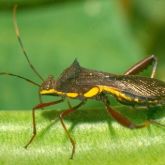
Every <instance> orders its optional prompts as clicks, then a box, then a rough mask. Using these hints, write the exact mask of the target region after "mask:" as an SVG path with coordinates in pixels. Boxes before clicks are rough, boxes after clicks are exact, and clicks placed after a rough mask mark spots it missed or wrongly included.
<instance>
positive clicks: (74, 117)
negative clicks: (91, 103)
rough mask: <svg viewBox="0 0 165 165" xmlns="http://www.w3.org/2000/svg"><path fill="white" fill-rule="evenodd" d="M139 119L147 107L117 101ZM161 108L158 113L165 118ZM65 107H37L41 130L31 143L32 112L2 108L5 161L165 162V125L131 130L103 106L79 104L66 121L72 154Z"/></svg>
mask: <svg viewBox="0 0 165 165" xmlns="http://www.w3.org/2000/svg"><path fill="white" fill-rule="evenodd" d="M115 108H116V109H119V110H120V111H122V112H127V113H126V114H125V115H126V116H128V117H129V118H130V119H131V120H133V121H134V122H136V123H141V122H142V121H144V120H145V118H146V112H145V111H144V110H139V111H135V110H132V109H128V107H123V106H122V107H115ZM161 110H163V109H158V114H157V115H156V118H157V119H158V118H159V117H160V116H161V117H162V118H161V120H160V121H161V123H164V121H165V118H163V116H162V115H163V114H162V112H163V111H161ZM59 113H60V111H40V112H39V111H37V112H36V122H37V130H38V134H37V136H36V138H35V139H34V141H33V142H32V144H31V145H30V146H29V148H28V149H27V150H26V149H24V147H23V146H25V144H26V143H27V142H28V140H29V139H30V136H31V133H32V128H31V120H32V119H31V112H29V111H28V112H25V111H22V112H18V111H8V112H5V111H2V112H1V113H0V118H1V120H0V146H1V147H0V164H4V165H13V164H17V165H19V164H20V165H22V164H24V165H29V164H30V165H33V164H35V165H36V164H44V165H46V164H48V165H50V164H57V165H58V164H59V165H66V164H70V165H77V164H79V165H81V164H82V165H84V164H87V165H88V164H89V165H91V164H92V165H99V164H102V165H109V164H111V165H118V164H122V165H132V164H135V165H136V164H137V165H139V164H140V165H147V164H149V165H155V164H156V165H163V164H164V162H165V156H164V155H165V141H164V137H165V131H164V130H165V128H163V127H158V126H156V125H151V126H150V127H149V128H143V129H138V130H129V129H127V128H124V127H122V126H120V125H119V124H118V123H116V122H115V121H112V119H111V118H109V116H108V115H107V114H106V112H105V110H103V109H98V108H96V109H89V110H77V111H76V112H75V113H73V114H70V116H68V117H66V118H65V124H66V126H67V127H68V129H69V131H70V134H71V135H72V137H73V138H74V139H75V141H76V153H75V155H74V159H73V160H70V159H69V157H70V154H71V149H72V147H71V144H70V142H69V140H68V138H67V136H66V134H65V132H64V129H63V128H62V126H61V124H60V122H59V120H58V115H59Z"/></svg>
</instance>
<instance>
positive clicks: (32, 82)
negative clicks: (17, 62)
mask: <svg viewBox="0 0 165 165" xmlns="http://www.w3.org/2000/svg"><path fill="white" fill-rule="evenodd" d="M0 75H9V76H14V77H17V78H20V79H23V80H25V81H27V82H29V83H31V84H33V85H36V86H39V87H40V85H39V84H38V83H36V82H34V81H32V80H30V79H28V78H25V77H22V76H20V75H17V74H13V73H8V72H0Z"/></svg>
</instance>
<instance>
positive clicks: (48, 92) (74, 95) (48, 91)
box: [40, 89, 78, 98]
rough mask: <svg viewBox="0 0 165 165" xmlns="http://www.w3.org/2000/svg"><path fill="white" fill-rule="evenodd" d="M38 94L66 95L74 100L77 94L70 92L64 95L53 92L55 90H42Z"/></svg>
mask: <svg viewBox="0 0 165 165" xmlns="http://www.w3.org/2000/svg"><path fill="white" fill-rule="evenodd" d="M40 94H41V95H45V94H58V95H66V96H68V97H72V98H75V97H77V96H78V93H72V92H69V93H64V92H61V91H57V90H55V89H49V90H42V91H40Z"/></svg>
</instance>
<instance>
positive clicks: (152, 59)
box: [124, 55, 157, 78]
mask: <svg viewBox="0 0 165 165" xmlns="http://www.w3.org/2000/svg"><path fill="white" fill-rule="evenodd" d="M151 64H152V65H153V67H152V73H151V76H150V77H151V78H154V77H155V73H156V69H157V58H156V56H155V55H151V56H149V57H147V58H144V59H143V60H141V61H139V62H138V63H136V64H135V65H133V66H132V67H130V68H129V69H128V70H127V71H126V72H125V73H124V75H134V74H138V73H139V72H141V71H143V70H144V69H146V68H147V67H148V66H149V65H151Z"/></svg>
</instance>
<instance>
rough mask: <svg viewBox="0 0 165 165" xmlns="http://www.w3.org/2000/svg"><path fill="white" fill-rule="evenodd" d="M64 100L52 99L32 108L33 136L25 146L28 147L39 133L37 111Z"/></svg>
mask: <svg viewBox="0 0 165 165" xmlns="http://www.w3.org/2000/svg"><path fill="white" fill-rule="evenodd" d="M62 101H64V100H63V99H60V100H57V101H52V102H47V103H40V104H38V105H36V106H35V107H34V108H33V109H32V125H33V133H32V136H31V138H30V140H29V141H28V143H27V144H26V145H25V148H26V149H27V147H28V146H29V145H30V144H31V142H32V141H33V140H34V138H35V136H36V134H37V130H36V121H35V111H36V110H38V109H42V108H44V107H48V106H51V105H54V104H58V103H60V102H62Z"/></svg>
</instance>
